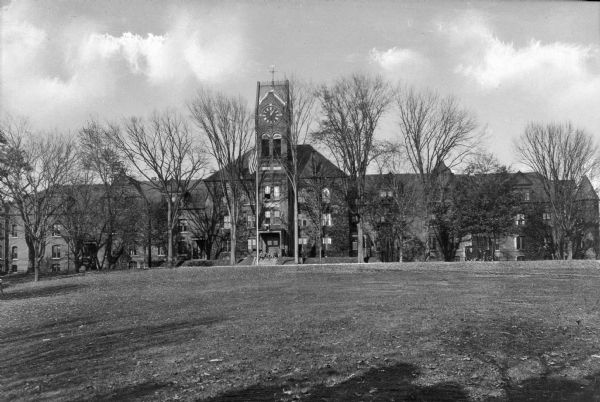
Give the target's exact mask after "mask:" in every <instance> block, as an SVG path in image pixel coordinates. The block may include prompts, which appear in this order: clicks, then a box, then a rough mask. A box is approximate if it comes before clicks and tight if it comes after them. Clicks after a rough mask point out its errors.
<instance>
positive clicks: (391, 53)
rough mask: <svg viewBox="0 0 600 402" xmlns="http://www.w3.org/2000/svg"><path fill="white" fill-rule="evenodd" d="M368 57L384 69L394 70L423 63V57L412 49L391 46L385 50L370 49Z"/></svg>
mask: <svg viewBox="0 0 600 402" xmlns="http://www.w3.org/2000/svg"><path fill="white" fill-rule="evenodd" d="M369 57H370V59H371V61H372V62H375V63H377V64H378V65H379V66H380V67H381V68H383V69H384V70H386V71H394V70H398V69H400V68H403V67H407V66H410V67H414V66H416V65H420V64H424V63H425V58H424V57H423V56H421V54H420V53H418V52H416V51H414V50H412V49H403V48H397V47H392V48H389V49H387V50H378V49H377V48H373V49H371V52H370V54H369Z"/></svg>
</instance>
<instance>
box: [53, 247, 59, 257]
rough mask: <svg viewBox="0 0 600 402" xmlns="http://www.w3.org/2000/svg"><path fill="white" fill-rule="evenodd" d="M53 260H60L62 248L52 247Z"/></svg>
mask: <svg viewBox="0 0 600 402" xmlns="http://www.w3.org/2000/svg"><path fill="white" fill-rule="evenodd" d="M52 258H60V246H59V245H54V246H52Z"/></svg>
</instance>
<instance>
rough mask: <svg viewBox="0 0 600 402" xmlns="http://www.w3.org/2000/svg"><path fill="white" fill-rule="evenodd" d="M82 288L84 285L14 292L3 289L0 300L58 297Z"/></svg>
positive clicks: (34, 288) (44, 287)
mask: <svg viewBox="0 0 600 402" xmlns="http://www.w3.org/2000/svg"><path fill="white" fill-rule="evenodd" d="M83 288H85V285H76V284H64V285H57V286H43V287H36V286H33V287H28V288H25V289H19V290H15V291H6V289H5V291H4V293H0V300H22V299H31V298H34V297H50V296H60V295H64V294H67V293H70V292H74V291H76V290H79V289H83Z"/></svg>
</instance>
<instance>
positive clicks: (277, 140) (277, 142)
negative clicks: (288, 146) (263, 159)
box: [273, 134, 281, 157]
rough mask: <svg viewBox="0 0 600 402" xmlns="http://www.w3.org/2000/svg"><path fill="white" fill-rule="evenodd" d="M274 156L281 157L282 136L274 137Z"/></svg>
mask: <svg viewBox="0 0 600 402" xmlns="http://www.w3.org/2000/svg"><path fill="white" fill-rule="evenodd" d="M273 156H275V157H279V156H281V135H279V134H275V135H274V136H273Z"/></svg>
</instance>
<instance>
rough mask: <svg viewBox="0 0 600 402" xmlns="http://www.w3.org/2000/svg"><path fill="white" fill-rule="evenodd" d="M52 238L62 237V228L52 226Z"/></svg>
mask: <svg viewBox="0 0 600 402" xmlns="http://www.w3.org/2000/svg"><path fill="white" fill-rule="evenodd" d="M52 236H53V237H57V236H60V226H58V225H52Z"/></svg>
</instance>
